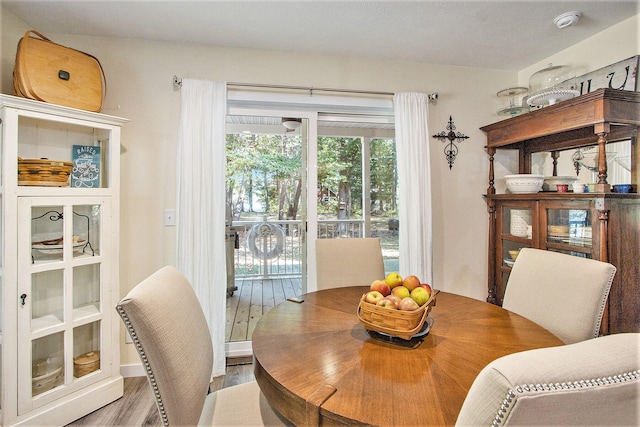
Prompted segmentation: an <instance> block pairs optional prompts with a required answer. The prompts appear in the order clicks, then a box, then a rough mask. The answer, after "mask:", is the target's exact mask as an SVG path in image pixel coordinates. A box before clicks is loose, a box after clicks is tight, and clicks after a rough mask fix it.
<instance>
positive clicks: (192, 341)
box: [116, 266, 287, 426]
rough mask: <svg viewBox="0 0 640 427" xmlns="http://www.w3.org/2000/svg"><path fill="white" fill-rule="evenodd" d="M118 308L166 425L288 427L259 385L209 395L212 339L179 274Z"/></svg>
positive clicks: (170, 273) (162, 276) (144, 285)
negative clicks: (274, 426)
mask: <svg viewBox="0 0 640 427" xmlns="http://www.w3.org/2000/svg"><path fill="white" fill-rule="evenodd" d="M116 309H117V311H118V313H119V314H120V317H122V320H123V322H124V324H125V327H126V328H127V331H128V332H129V334H130V335H131V338H132V340H133V343H134V345H135V347H136V350H137V351H138V354H139V356H140V359H141V361H142V365H143V366H144V368H145V370H146V373H147V378H148V380H149V384H150V385H151V389H152V391H153V394H154V397H155V400H156V405H157V407H158V410H159V411H160V416H161V418H162V422H163V424H164V425H165V426H170V425H175V426H190V425H207V426H211V425H219V426H262V425H265V426H269V425H287V424H286V421H285V420H284V419H283V418H281V417H280V415H279V414H278V413H276V412H275V410H274V409H273V408H271V406H270V405H269V403H268V402H267V401H266V398H265V397H264V396H263V394H262V393H261V391H260V388H259V387H258V384H257V383H256V382H255V381H251V382H248V383H244V384H240V385H236V386H232V387H228V388H223V389H221V390H218V391H216V392H213V393H208V391H209V383H210V379H211V373H212V369H213V357H214V354H213V346H212V343H211V336H210V333H209V328H208V326H207V321H206V319H205V317H204V313H203V312H202V308H201V306H200V303H199V301H198V298H197V297H196V294H195V292H194V291H193V288H192V287H191V284H190V283H189V282H188V281H187V279H186V278H185V277H184V276H183V275H182V274H181V273H180V272H179V271H178V270H177V269H175V268H174V267H169V266H167V267H164V268H162V269H160V270H158V271H157V272H155V273H154V274H152V275H151V276H149V277H148V278H147V279H145V280H144V281H142V282H141V283H140V284H138V285H137V286H136V287H134V288H133V289H132V290H131V291H130V292H129V294H128V295H127V296H126V297H124V298H123V299H122V300H121V301H120V302H119V303H118V304H117V306H116ZM222 327H224V325H223V326H222ZM220 357H224V355H221V356H220Z"/></svg>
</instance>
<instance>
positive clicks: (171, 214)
mask: <svg viewBox="0 0 640 427" xmlns="http://www.w3.org/2000/svg"><path fill="white" fill-rule="evenodd" d="M175 225H176V211H175V210H173V209H165V210H164V226H165V227H174V226H175Z"/></svg>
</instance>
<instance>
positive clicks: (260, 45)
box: [0, 0, 640, 71]
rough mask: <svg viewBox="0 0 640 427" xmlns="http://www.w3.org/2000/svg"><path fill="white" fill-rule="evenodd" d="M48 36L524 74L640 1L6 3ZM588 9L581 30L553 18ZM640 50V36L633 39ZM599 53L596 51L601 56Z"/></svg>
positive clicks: (622, 15)
mask: <svg viewBox="0 0 640 427" xmlns="http://www.w3.org/2000/svg"><path fill="white" fill-rule="evenodd" d="M0 2H2V4H3V6H4V7H5V8H7V9H8V10H9V11H10V12H12V13H13V14H15V15H17V16H18V17H20V18H21V19H22V20H24V21H25V22H26V23H27V24H28V25H29V26H31V27H32V28H34V29H36V30H38V31H40V32H44V33H45V34H47V33H63V34H78V35H91V36H104V37H126V38H137V39H148V40H164V41H175V42H193V43H203V44H208V45H217V46H229V47H241V48H254V49H267V50H278V51H287V52H303V53H314V54H330V55H345V56H364V57H373V58H380V59H388V60H400V61H420V62H426V63H432V64H445V65H455V66H465V67H478V68H488V69H499V70H507V71H518V70H521V69H523V68H526V67H527V66H530V65H531V64H534V63H536V62H538V61H540V60H543V59H544V58H546V57H548V56H551V55H553V54H555V53H557V52H559V51H561V50H563V49H565V48H567V47H569V46H571V45H573V44H575V43H577V42H579V41H580V40H583V39H585V38H588V37H590V36H592V35H594V34H596V33H598V32H600V31H602V30H604V29H606V28H608V27H610V26H612V25H614V24H616V23H618V22H621V21H623V20H625V19H627V18H629V17H632V16H634V15H636V14H638V13H639V11H640V9H639V1H638V0H634V1H609V0H600V1H539V0H528V1H518V0H514V1H507V0H502V1H499V0H496V1H477V0H476V1H474V0H471V1H456V0H454V1H391V0H386V1H358V0H351V1H309V0H298V1H271V0H263V1H244V0H236V1H211V0H209V1H206V0H200V1H175V0H174V1H166V0H165V1H154V0H133V1H116V0H91V1H88V0H85V1H82V0H80V1H78V0H73V1H68V0H40V1H36V0H17V1H16V0H0ZM573 10H577V11H581V12H582V13H583V16H582V18H581V19H580V21H579V22H578V24H577V25H575V26H572V27H568V28H564V29H558V28H557V27H556V26H555V25H554V23H553V18H554V17H556V16H557V15H559V14H561V13H565V12H569V11H573ZM629 37H630V41H629V43H636V41H635V40H636V39H637V35H632V34H630V35H629ZM595 54H597V52H594V55H595Z"/></svg>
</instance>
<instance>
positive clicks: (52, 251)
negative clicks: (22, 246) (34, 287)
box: [30, 206, 64, 262]
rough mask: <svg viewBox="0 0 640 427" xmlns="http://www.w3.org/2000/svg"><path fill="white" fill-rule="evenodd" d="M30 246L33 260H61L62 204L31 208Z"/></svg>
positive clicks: (62, 243) (62, 246)
mask: <svg viewBox="0 0 640 427" xmlns="http://www.w3.org/2000/svg"><path fill="white" fill-rule="evenodd" d="M30 217H31V248H32V257H33V261H34V262H52V261H62V259H63V253H64V251H63V248H64V210H63V207H62V206H34V207H32V208H31V215H30Z"/></svg>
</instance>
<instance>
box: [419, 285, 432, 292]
mask: <svg viewBox="0 0 640 427" xmlns="http://www.w3.org/2000/svg"><path fill="white" fill-rule="evenodd" d="M420 287H421V288H425V289H426V290H427V292H429V295H431V292H432V290H431V286H429V285H428V284H426V283H421V284H420Z"/></svg>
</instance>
